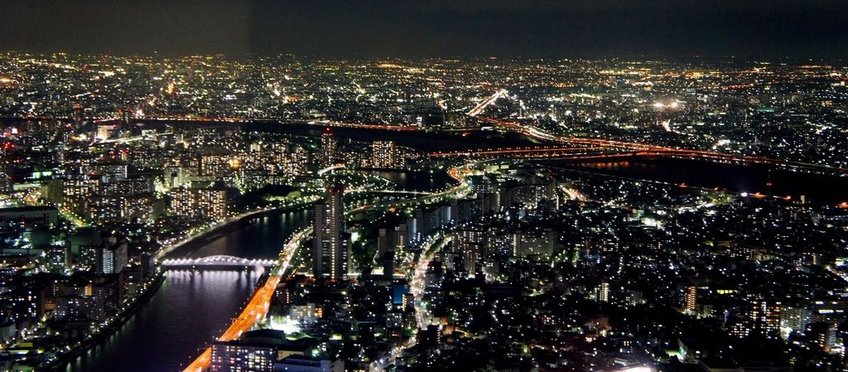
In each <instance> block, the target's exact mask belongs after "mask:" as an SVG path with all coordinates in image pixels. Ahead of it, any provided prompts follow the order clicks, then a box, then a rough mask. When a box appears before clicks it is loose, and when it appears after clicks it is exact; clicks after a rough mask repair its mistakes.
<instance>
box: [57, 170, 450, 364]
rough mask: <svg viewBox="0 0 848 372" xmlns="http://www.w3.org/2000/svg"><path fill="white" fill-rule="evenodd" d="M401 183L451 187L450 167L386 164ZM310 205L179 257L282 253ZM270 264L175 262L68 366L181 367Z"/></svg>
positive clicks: (191, 247)
mask: <svg viewBox="0 0 848 372" xmlns="http://www.w3.org/2000/svg"><path fill="white" fill-rule="evenodd" d="M377 173H378V174H380V175H381V176H382V177H385V178H387V179H390V180H392V181H393V182H395V183H397V184H398V187H399V188H400V189H407V190H433V189H438V188H441V187H444V185H445V184H446V183H447V182H449V180H450V179H449V177H448V176H447V175H446V174H445V173H444V172H442V173H435V174H433V173H430V172H403V171H378V172H377ZM310 214H311V210H310V208H303V209H300V210H294V211H286V212H281V213H272V214H270V215H267V216H265V217H261V218H258V219H256V220H255V221H254V222H253V223H249V224H247V223H245V224H243V226H241V227H238V228H232V229H228V230H226V231H224V232H222V233H221V235H219V236H217V237H214V238H211V239H209V240H205V241H202V240H201V241H199V242H198V243H196V244H187V245H186V246H184V247H181V248H180V249H179V250H177V251H174V252H172V253H171V256H173V257H206V256H214V255H231V256H238V257H244V258H276V257H277V255H278V254H279V252H280V249H281V248H282V246H283V244H284V243H285V241H286V240H287V238H288V237H289V236H291V234H292V233H293V232H294V231H296V230H299V229H300V228H302V227H305V226H306V225H307V224H309V223H310V222H311V218H310ZM262 271H263V269H262V268H257V269H253V270H198V271H190V270H170V271H168V272H167V278H166V280H165V282H164V283H162V287H161V288H159V290H158V291H157V292H156V293H155V294H154V295H153V296H152V297H151V298H150V300H149V301H148V302H147V303H146V304H144V305H143V306H142V307H141V308H140V309H139V310H138V312H137V313H136V314H135V315H133V316H132V317H131V318H130V319H129V320H128V321H127V322H126V323H125V324H124V325H123V326H122V327H121V329H120V330H119V331H118V332H116V333H115V334H113V335H112V336H110V337H109V338H107V339H106V340H105V341H103V342H102V343H101V344H99V345H98V346H96V347H94V348H92V349H91V350H89V351H88V352H87V353H86V354H85V355H83V356H81V357H79V358H77V359H76V360H75V361H74V362H73V363H70V364H69V365H68V366H67V367H66V370H67V371H81V372H108V371H121V372H132V371H176V370H179V368H180V367H181V366H185V365H187V364H188V363H189V362H191V360H192V359H193V358H194V357H196V356H197V355H198V354H199V352H200V349H201V348H202V347H203V346H205V345H207V344H208V342H210V341H211V340H214V339H215V338H216V337H217V336H218V335H220V334H221V333H222V331H223V329H224V328H225V327H226V326H227V325H229V322H230V319H231V318H232V317H233V316H235V315H237V314H238V312H239V311H240V310H241V308H242V306H243V305H244V303H245V302H246V301H247V299H248V298H249V297H250V295H251V293H253V289H254V287H255V286H256V282H257V280H258V279H259V277H260V276H261V275H262Z"/></svg>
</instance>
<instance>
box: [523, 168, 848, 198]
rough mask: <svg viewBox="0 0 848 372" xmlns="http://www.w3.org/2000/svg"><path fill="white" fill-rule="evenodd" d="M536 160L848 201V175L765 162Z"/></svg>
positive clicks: (608, 172) (612, 172)
mask: <svg viewBox="0 0 848 372" xmlns="http://www.w3.org/2000/svg"><path fill="white" fill-rule="evenodd" d="M538 163H539V164H542V165H547V166H554V167H556V168H560V169H572V170H579V171H586V172H592V173H599V174H606V175H611V176H619V177H627V178H635V179H644V180H651V181H660V182H669V183H674V184H686V185H689V186H697V187H704V188H711V189H712V188H718V189H722V190H726V191H731V192H737V193H743V192H745V193H750V194H753V193H762V194H766V195H773V196H779V197H787V196H788V197H790V198H791V199H792V200H799V199H801V197H802V196H803V198H804V199H805V200H806V201H807V202H810V203H813V204H831V205H834V204H838V203H841V202H845V201H848V177H837V176H825V175H815V174H806V173H795V172H789V171H785V170H781V169H775V168H773V167H768V166H764V165H749V166H744V165H734V164H723V163H713V162H707V161H699V160H684V159H670V158H634V159H632V160H621V161H597V162H587V163H578V162H573V161H563V160H547V161H538Z"/></svg>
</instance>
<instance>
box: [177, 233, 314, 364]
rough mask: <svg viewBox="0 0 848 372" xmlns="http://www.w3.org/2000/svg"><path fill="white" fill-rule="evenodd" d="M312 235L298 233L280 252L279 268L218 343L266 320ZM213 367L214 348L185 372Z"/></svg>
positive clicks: (257, 290)
mask: <svg viewBox="0 0 848 372" xmlns="http://www.w3.org/2000/svg"><path fill="white" fill-rule="evenodd" d="M310 234H312V228H311V227H308V228H305V229H303V230H300V231H299V232H296V233H295V234H294V235H292V237H291V238H290V239H289V241H288V242H286V244H285V245H284V246H283V250H282V252H280V259H279V263H278V266H277V267H276V268H275V269H274V270H272V271H271V274H270V275H269V276H268V279H267V280H266V281H265V283H264V284H263V285H262V286H261V287H259V288H257V289H256V291H254V292H253V295H252V296H251V297H250V301H249V302H248V303H247V305H245V307H244V309H243V310H242V311H241V313H240V314H239V316H238V317H237V318H236V319H235V320H233V323H232V324H230V326H229V327H228V328H227V329H226V330H225V331H224V333H223V334H221V336H220V337H218V341H232V340H236V339H238V338H239V337H241V335H242V334H243V333H244V332H247V331H249V330H250V329H251V328H253V326H254V325H256V322H257V321H259V320H260V319H262V318H264V317H265V315H266V314H268V308H269V307H270V306H271V299H273V297H274V291H275V290H276V289H277V284H279V283H280V279H281V278H282V275H283V274H285V272H286V270H287V269H288V267H289V264H290V263H291V259H292V257H294V254H295V252H297V248H298V247H299V246H300V244H301V243H302V242H303V240H304V239H306V238H307V237H309V236H310ZM211 365H212V348H208V347H207V348H206V349H205V350H204V351H203V352H202V353H201V354H200V356H198V357H197V358H196V359H195V360H194V361H193V362H191V364H189V365H188V367H186V368H185V369H184V370H183V371H184V372H199V371H205V370H207V369H209V366H211Z"/></svg>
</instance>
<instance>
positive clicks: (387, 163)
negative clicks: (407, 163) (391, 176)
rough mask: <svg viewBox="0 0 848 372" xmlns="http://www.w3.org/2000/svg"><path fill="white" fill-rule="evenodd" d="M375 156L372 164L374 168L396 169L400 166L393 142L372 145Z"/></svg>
mask: <svg viewBox="0 0 848 372" xmlns="http://www.w3.org/2000/svg"><path fill="white" fill-rule="evenodd" d="M371 149H372V150H373V156H372V159H371V163H372V164H373V166H374V168H394V167H396V166H397V164H398V154H397V148H396V147H395V143H394V142H392V141H374V143H373V144H372V145H371Z"/></svg>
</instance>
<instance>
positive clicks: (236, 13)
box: [0, 0, 848, 59]
mask: <svg viewBox="0 0 848 372" xmlns="http://www.w3.org/2000/svg"><path fill="white" fill-rule="evenodd" d="M0 49H2V50H10V49H11V50H20V51H34V52H52V51H65V52H71V53H110V54H149V53H152V52H154V51H157V52H159V53H160V54H165V55H185V54H210V53H224V54H227V55H231V56H241V55H244V54H257V55H272V54H280V53H293V54H297V55H302V56H319V57H331V58H334V57H343V58H348V57H366V58H373V57H430V56H438V57H478V56H501V57H509V56H515V57H557V58H558V57H615V56H622V57H629V56H647V57H654V56H656V57H690V56H696V55H700V56H705V57H715V58H720V57H725V56H729V55H736V56H740V57H744V58H771V59H777V58H791V59H806V58H827V59H841V58H845V57H846V56H848V1H845V0H807V1H802V0H794V1H793V0H757V1H749V0H700V1H690V0H676V1H673V0H563V1H556V0H489V1H479V0H468V1H462V0H421V1H406V0H296V1H294V0H252V1H251V0H229V1H219V0H202V1H201V0H197V1H195V0H168V1H164V0H148V1H140V0H108V1H92V0H53V1H46V0H0Z"/></svg>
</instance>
